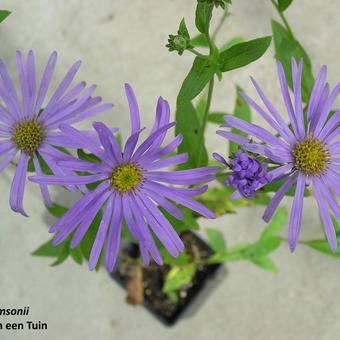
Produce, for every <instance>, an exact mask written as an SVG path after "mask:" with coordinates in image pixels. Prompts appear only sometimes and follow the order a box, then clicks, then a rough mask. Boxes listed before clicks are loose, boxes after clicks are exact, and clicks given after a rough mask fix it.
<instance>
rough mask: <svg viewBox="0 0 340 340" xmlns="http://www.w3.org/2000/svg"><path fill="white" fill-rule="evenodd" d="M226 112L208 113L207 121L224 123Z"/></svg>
mask: <svg viewBox="0 0 340 340" xmlns="http://www.w3.org/2000/svg"><path fill="white" fill-rule="evenodd" d="M227 114H228V113H226V112H212V113H210V114H209V115H208V122H210V123H214V124H218V125H222V124H224V123H225V122H224V116H226V115H227Z"/></svg>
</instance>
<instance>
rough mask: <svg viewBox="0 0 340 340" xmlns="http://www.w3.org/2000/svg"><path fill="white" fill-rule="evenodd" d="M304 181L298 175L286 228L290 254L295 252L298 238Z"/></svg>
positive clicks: (300, 175) (301, 176)
mask: <svg viewBox="0 0 340 340" xmlns="http://www.w3.org/2000/svg"><path fill="white" fill-rule="evenodd" d="M305 184H306V179H305V177H304V175H303V174H302V173H299V175H298V178H297V184H296V192H295V197H294V200H293V204H292V211H291V214H290V220H289V227H288V244H289V248H290V250H291V252H293V251H294V250H295V247H296V243H297V240H298V238H299V233H300V227H301V219H302V209H303V198H304V197H303V196H304V192H305Z"/></svg>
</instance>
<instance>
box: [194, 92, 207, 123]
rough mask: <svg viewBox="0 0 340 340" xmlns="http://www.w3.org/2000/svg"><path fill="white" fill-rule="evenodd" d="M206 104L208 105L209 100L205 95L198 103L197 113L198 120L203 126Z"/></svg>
mask: <svg viewBox="0 0 340 340" xmlns="http://www.w3.org/2000/svg"><path fill="white" fill-rule="evenodd" d="M206 106H207V100H206V99H205V96H201V97H200V99H199V101H198V102H197V104H196V113H197V117H198V120H199V122H200V124H201V126H203V119H204V113H205V108H206Z"/></svg>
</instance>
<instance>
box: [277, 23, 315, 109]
mask: <svg viewBox="0 0 340 340" xmlns="http://www.w3.org/2000/svg"><path fill="white" fill-rule="evenodd" d="M272 30H273V37H274V46H275V57H276V59H278V60H280V61H281V63H282V66H283V68H284V71H285V74H286V78H287V82H288V85H289V87H290V88H291V89H292V88H293V82H292V69H291V59H292V57H294V58H295V59H296V61H297V62H299V61H300V60H301V59H303V61H304V67H303V72H302V100H303V101H304V102H305V103H306V102H307V101H308V100H309V95H310V93H311V91H312V88H313V85H314V77H313V72H312V64H311V60H310V58H309V56H308V54H307V52H306V51H305V49H304V48H303V47H302V45H301V44H300V43H299V42H298V41H297V40H295V39H294V37H292V36H291V35H290V34H289V32H288V31H287V30H286V29H285V28H284V27H283V26H282V25H281V24H279V23H278V22H276V21H275V20H272Z"/></svg>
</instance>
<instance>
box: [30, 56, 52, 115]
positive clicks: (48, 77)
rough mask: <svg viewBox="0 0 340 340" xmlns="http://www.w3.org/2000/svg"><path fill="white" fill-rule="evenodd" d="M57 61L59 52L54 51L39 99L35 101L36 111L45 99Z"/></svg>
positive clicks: (45, 73)
mask: <svg viewBox="0 0 340 340" xmlns="http://www.w3.org/2000/svg"><path fill="white" fill-rule="evenodd" d="M56 62H57V52H53V53H52V54H51V56H50V58H49V59H48V62H47V65H46V68H45V71H44V73H43V76H42V79H41V82H40V88H39V91H38V96H37V100H36V102H35V109H34V112H35V113H37V112H39V110H40V108H41V106H42V104H43V102H44V100H45V97H46V93H47V90H48V87H49V85H50V82H51V78H52V75H53V72H54V69H55V65H56Z"/></svg>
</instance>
